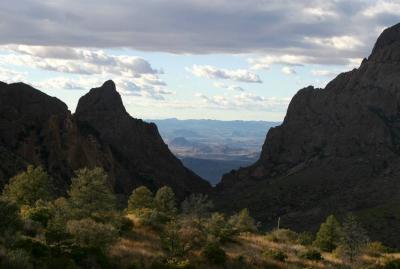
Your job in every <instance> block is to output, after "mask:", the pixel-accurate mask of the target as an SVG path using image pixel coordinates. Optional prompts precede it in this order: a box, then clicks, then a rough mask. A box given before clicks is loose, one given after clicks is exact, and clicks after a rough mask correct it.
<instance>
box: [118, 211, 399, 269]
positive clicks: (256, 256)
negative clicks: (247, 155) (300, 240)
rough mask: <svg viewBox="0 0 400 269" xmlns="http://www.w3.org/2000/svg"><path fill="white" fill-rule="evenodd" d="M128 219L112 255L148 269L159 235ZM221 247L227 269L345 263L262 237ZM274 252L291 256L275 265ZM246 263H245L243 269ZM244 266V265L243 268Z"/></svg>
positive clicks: (369, 260)
mask: <svg viewBox="0 0 400 269" xmlns="http://www.w3.org/2000/svg"><path fill="white" fill-rule="evenodd" d="M129 218H130V219H131V220H132V221H133V222H134V223H135V227H134V229H133V231H132V232H131V233H129V234H128V235H126V236H124V238H122V239H120V240H119V241H118V242H117V243H116V244H115V245H114V246H113V247H112V248H111V250H110V255H111V257H112V258H113V259H115V260H117V261H118V263H119V264H122V265H124V266H125V268H127V267H128V266H129V265H131V264H133V263H135V264H139V265H141V266H143V267H147V266H149V265H150V264H151V263H152V262H153V261H154V260H155V259H157V258H159V257H162V256H163V255H164V254H163V251H162V249H161V242H160V238H159V235H158V234H157V232H155V231H153V230H151V229H150V228H148V227H143V226H140V223H139V222H138V219H137V218H136V217H135V216H133V215H129ZM222 247H223V249H224V250H225V252H226V254H227V256H228V263H227V265H226V267H225V268H229V269H241V268H246V269H254V268H282V269H303V268H307V269H308V268H315V269H317V268H318V269H324V268H341V267H342V266H343V265H344V263H343V261H342V260H340V259H339V258H337V257H336V256H335V255H334V254H332V253H321V254H322V257H323V260H321V261H311V260H306V259H304V258H301V257H300V254H301V253H303V252H305V251H306V250H307V247H305V246H302V245H299V244H295V243H277V242H273V241H271V240H270V239H268V237H267V236H265V235H260V234H242V235H240V236H238V237H237V238H236V239H235V241H234V242H230V243H226V244H224V245H223V246H222ZM271 249H274V250H280V251H282V252H284V253H285V254H286V255H287V256H288V257H287V259H286V261H285V262H281V261H276V260H273V259H272V258H270V257H267V256H266V255H265V251H266V250H271ZM187 258H189V259H190V260H192V261H195V263H196V264H199V265H200V266H198V267H196V268H204V269H205V268H207V269H211V268H214V267H211V266H208V265H207V264H203V263H204V261H203V260H202V258H201V257H200V252H199V251H198V252H195V253H191V256H190V257H187ZM393 258H397V259H400V254H385V255H382V256H380V257H369V256H363V257H362V258H361V259H360V261H359V264H358V265H355V266H353V268H365V267H366V264H383V263H384V262H385V261H387V260H388V259H393ZM239 261H240V262H239ZM243 262H244V263H245V265H244V267H243ZM241 263H242V265H240V264H241ZM140 268H141V267H140ZM215 268H217V267H215ZM342 268H343V267H342Z"/></svg>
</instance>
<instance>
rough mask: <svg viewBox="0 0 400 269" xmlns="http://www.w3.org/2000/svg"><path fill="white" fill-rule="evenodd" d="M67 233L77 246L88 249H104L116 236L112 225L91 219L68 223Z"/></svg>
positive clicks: (116, 233) (116, 232)
mask: <svg viewBox="0 0 400 269" xmlns="http://www.w3.org/2000/svg"><path fill="white" fill-rule="evenodd" d="M67 231H68V233H70V234H71V235H72V236H73V237H74V239H75V241H76V243H77V244H78V245H79V246H81V247H88V248H99V249H106V248H108V247H109V246H110V244H111V243H112V242H113V241H115V240H116V238H117V236H118V231H117V230H116V229H115V228H114V227H113V226H112V225H110V224H102V223H98V222H95V221H94V220H92V219H82V220H71V221H68V223H67Z"/></svg>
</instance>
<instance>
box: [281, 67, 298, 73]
mask: <svg viewBox="0 0 400 269" xmlns="http://www.w3.org/2000/svg"><path fill="white" fill-rule="evenodd" d="M281 71H282V73H283V74H285V75H295V74H296V70H294V68H293V67H290V66H284V67H282V69H281Z"/></svg>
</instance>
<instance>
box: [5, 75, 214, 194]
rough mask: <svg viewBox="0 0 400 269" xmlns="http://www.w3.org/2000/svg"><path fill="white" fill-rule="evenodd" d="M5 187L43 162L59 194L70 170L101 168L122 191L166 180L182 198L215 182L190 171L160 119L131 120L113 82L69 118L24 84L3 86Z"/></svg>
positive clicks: (63, 107) (89, 97) (61, 105)
mask: <svg viewBox="0 0 400 269" xmlns="http://www.w3.org/2000/svg"><path fill="white" fill-rule="evenodd" d="M0 97H1V98H0V156H1V157H0V161H1V162H0V188H2V186H4V184H6V183H7V181H8V179H9V178H10V177H12V176H13V175H15V174H16V173H18V172H20V171H21V170H23V169H24V168H25V167H26V166H27V165H28V164H34V165H41V166H43V167H44V168H45V169H46V170H47V171H48V172H49V173H50V175H51V176H52V177H53V178H54V179H55V181H56V183H57V187H58V188H59V190H60V192H62V191H64V190H65V189H66V187H67V185H68V184H69V179H70V178H71V176H72V175H73V171H74V170H76V169H79V168H82V167H86V166H87V167H94V166H101V167H103V168H104V169H105V170H106V171H107V172H108V174H109V175H110V179H111V181H112V184H113V186H114V189H115V190H116V191H117V192H118V193H121V194H130V192H131V191H132V189H133V188H134V187H137V186H139V185H146V186H149V187H150V188H152V189H155V188H158V187H161V186H164V185H169V186H171V187H172V188H173V189H174V191H175V192H176V194H177V196H178V197H179V198H183V197H184V196H185V195H187V194H189V193H193V192H208V191H209V190H210V185H209V184H208V183H207V182H206V181H204V180H203V179H201V178H200V177H199V176H197V175H196V174H194V173H193V172H192V171H190V170H189V169H187V168H185V167H184V166H183V165H182V163H181V161H180V160H179V159H177V158H176V157H175V156H174V155H173V154H172V153H171V152H170V151H169V149H168V147H167V145H166V144H165V143H164V142H163V140H162V138H161V137H160V135H159V133H158V130H157V126H156V125H155V124H151V123H146V122H144V121H142V120H140V119H135V118H132V117H131V116H130V115H129V114H128V113H127V112H126V110H125V108H124V106H123V103H122V100H121V97H120V95H119V94H118V92H117V91H116V88H115V84H114V82H112V81H107V82H105V83H104V84H103V86H101V87H99V88H94V89H91V90H90V92H89V93H88V94H86V95H85V96H83V97H82V98H81V99H80V100H79V103H78V106H77V109H76V113H75V114H74V115H72V114H71V113H70V112H69V111H68V108H67V106H66V105H65V104H64V103H63V102H61V101H60V100H58V99H56V98H54V97H50V96H47V95H46V94H44V93H42V92H40V91H38V90H36V89H34V88H32V87H30V86H28V85H26V84H23V83H15V84H6V83H0Z"/></svg>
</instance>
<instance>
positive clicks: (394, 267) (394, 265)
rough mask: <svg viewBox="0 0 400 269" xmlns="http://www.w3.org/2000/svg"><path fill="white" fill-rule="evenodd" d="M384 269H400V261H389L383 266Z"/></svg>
mask: <svg viewBox="0 0 400 269" xmlns="http://www.w3.org/2000/svg"><path fill="white" fill-rule="evenodd" d="M382 269H400V260H399V259H395V260H389V261H387V262H386V263H385V264H384V265H383V267H382Z"/></svg>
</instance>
